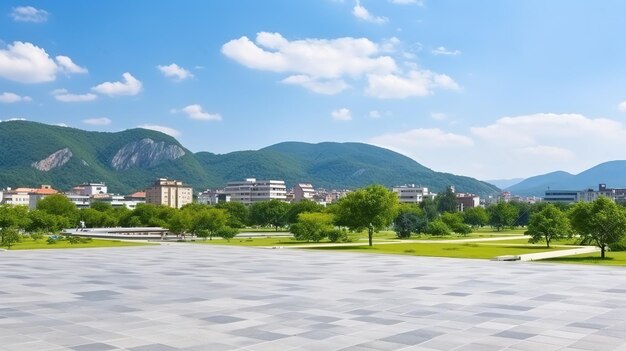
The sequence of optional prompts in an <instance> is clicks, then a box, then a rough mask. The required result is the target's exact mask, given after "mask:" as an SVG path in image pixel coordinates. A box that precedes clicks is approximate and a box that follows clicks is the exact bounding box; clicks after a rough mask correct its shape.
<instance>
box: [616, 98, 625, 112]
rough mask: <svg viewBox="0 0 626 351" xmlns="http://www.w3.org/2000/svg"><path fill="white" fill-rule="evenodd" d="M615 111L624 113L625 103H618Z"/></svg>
mask: <svg viewBox="0 0 626 351" xmlns="http://www.w3.org/2000/svg"><path fill="white" fill-rule="evenodd" d="M617 109H618V110H620V111H622V112H624V111H626V101H622V102H620V103H619V105H617Z"/></svg>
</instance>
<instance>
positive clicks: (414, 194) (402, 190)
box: [392, 184, 436, 204]
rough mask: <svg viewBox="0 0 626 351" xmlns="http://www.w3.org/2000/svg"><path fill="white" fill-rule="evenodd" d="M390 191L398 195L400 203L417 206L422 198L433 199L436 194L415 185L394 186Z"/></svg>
mask: <svg viewBox="0 0 626 351" xmlns="http://www.w3.org/2000/svg"><path fill="white" fill-rule="evenodd" d="M392 191H393V192H394V193H396V195H398V199H399V200H400V202H402V203H408V204H418V203H420V202H422V201H423V200H424V198H434V196H435V195H436V194H433V193H430V192H428V188H427V187H422V186H415V184H407V185H399V186H394V187H393V188H392Z"/></svg>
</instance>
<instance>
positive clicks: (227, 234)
mask: <svg viewBox="0 0 626 351" xmlns="http://www.w3.org/2000/svg"><path fill="white" fill-rule="evenodd" d="M237 233H239V231H238V230H237V229H235V228H231V227H223V228H222V229H220V230H218V231H217V236H219V237H221V238H222V239H226V241H228V242H230V239H232V238H234V237H235V235H237Z"/></svg>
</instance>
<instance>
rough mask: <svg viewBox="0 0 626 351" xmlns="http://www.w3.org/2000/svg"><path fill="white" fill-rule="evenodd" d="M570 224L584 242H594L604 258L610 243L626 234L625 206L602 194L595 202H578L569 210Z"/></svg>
mask: <svg viewBox="0 0 626 351" xmlns="http://www.w3.org/2000/svg"><path fill="white" fill-rule="evenodd" d="M569 218H570V224H571V226H572V228H573V229H574V232H576V233H577V234H578V235H580V236H581V238H582V239H583V243H594V244H595V245H596V246H597V247H599V248H600V255H601V257H602V258H603V259H604V258H605V251H606V248H607V246H608V245H610V244H613V243H617V242H619V241H620V240H621V239H622V238H623V237H624V236H625V235H626V214H625V213H624V208H622V207H621V206H619V205H617V204H616V203H615V202H613V201H611V200H610V199H608V198H606V197H604V196H602V197H599V198H598V199H596V200H595V201H593V202H578V203H576V204H575V205H574V206H573V207H572V209H571V210H570V212H569Z"/></svg>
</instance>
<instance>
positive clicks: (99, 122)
mask: <svg viewBox="0 0 626 351" xmlns="http://www.w3.org/2000/svg"><path fill="white" fill-rule="evenodd" d="M83 123H85V124H89V125H92V126H108V125H109V124H111V120H110V119H108V118H106V117H97V118H88V119H83Z"/></svg>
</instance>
